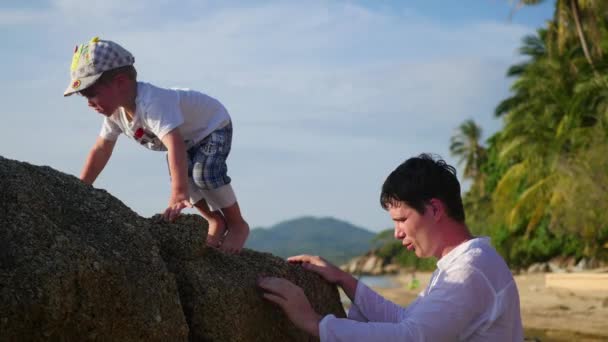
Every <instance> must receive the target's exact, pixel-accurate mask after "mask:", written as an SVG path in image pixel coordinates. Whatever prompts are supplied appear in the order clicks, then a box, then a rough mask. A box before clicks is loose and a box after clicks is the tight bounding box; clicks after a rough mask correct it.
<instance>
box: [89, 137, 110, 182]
mask: <svg viewBox="0 0 608 342" xmlns="http://www.w3.org/2000/svg"><path fill="white" fill-rule="evenodd" d="M115 145H116V141H115V140H114V141H112V140H106V139H104V138H102V137H98V138H97V140H96V141H95V145H93V148H92V149H91V151H90V152H89V155H88V156H87V159H86V161H85V163H84V167H83V168H82V172H80V180H82V181H83V182H85V183H86V184H89V185H92V184H93V183H94V182H95V180H96V179H97V176H99V174H100V173H101V171H102V170H103V169H104V167H105V166H106V164H107V163H108V160H110V157H111V156H112V151H113V150H114V146H115Z"/></svg>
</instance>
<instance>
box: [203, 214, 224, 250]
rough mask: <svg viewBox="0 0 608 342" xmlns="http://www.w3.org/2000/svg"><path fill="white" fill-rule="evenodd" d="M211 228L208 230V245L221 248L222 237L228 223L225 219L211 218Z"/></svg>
mask: <svg viewBox="0 0 608 342" xmlns="http://www.w3.org/2000/svg"><path fill="white" fill-rule="evenodd" d="M207 222H208V223H209V230H208V232H207V246H209V247H213V248H219V247H220V246H221V244H222V239H223V238H224V235H225V234H226V223H225V222H224V220H222V219H219V220H209V221H207Z"/></svg>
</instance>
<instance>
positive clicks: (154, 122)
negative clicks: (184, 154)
mask: <svg viewBox="0 0 608 342" xmlns="http://www.w3.org/2000/svg"><path fill="white" fill-rule="evenodd" d="M229 122H230V115H229V114H228V111H227V110H226V108H224V106H223V105H222V104H221V103H220V102H219V101H218V100H216V99H214V98H213V97H211V96H208V95H206V94H203V93H201V92H198V91H194V90H189V89H176V88H175V89H174V88H171V89H169V88H160V87H156V86H154V85H152V84H149V83H144V82H137V96H136V99H135V116H134V117H133V120H132V121H131V122H129V121H128V120H127V116H126V113H125V111H124V109H123V108H122V107H120V108H118V109H117V110H116V111H115V112H114V113H112V115H110V116H109V117H106V118H105V119H104V121H103V124H102V127H101V132H100V133H99V135H100V136H101V137H102V138H104V139H106V140H111V141H115V140H116V139H118V136H119V135H120V134H121V133H124V134H125V135H126V136H128V137H129V138H132V139H134V140H135V141H137V142H139V143H140V144H141V145H142V146H144V147H146V148H149V149H151V150H155V151H166V150H167V149H166V148H165V146H164V145H163V143H162V141H161V140H162V139H163V137H164V136H165V135H166V134H167V133H169V132H171V131H172V130H173V129H175V128H176V127H179V130H180V133H181V135H182V136H183V138H184V142H185V144H186V149H188V148H190V147H192V146H194V145H195V144H196V143H197V142H199V141H201V140H202V139H204V138H205V137H206V136H208V135H209V134H211V132H213V131H214V130H216V129H218V128H221V127H223V126H226V125H227V124H228V123H229Z"/></svg>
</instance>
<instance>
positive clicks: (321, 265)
mask: <svg viewBox="0 0 608 342" xmlns="http://www.w3.org/2000/svg"><path fill="white" fill-rule="evenodd" d="M287 261H289V262H290V263H292V264H300V265H302V267H303V268H304V269H306V270H309V271H312V272H315V273H317V274H319V275H321V276H322V277H323V278H324V279H325V280H327V281H328V282H330V283H332V284H336V285H338V286H340V287H341V288H342V290H344V293H345V294H346V295H347V296H348V297H349V298H350V299H351V300H352V301H353V302H354V300H355V293H356V291H357V279H355V277H353V276H352V275H351V274H350V273H347V272H344V271H342V270H341V269H340V268H338V267H337V266H334V265H333V264H331V263H330V262H328V261H327V260H325V259H323V258H321V257H319V256H312V255H306V254H304V255H297V256H292V257H289V258H287Z"/></svg>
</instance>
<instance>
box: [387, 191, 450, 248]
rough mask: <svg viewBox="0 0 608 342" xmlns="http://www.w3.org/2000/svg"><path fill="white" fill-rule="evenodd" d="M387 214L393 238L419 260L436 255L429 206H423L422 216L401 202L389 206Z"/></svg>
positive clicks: (434, 227)
mask: <svg viewBox="0 0 608 342" xmlns="http://www.w3.org/2000/svg"><path fill="white" fill-rule="evenodd" d="M388 212H389V214H390V215H391V218H392V219H393V222H394V225H395V238H396V239H398V240H401V243H402V244H403V246H404V247H405V248H407V249H408V250H409V251H412V250H413V251H414V252H415V253H416V256H417V257H419V258H428V257H431V256H434V255H435V254H436V253H437V245H438V244H437V239H436V237H437V233H436V232H435V230H436V224H435V220H434V216H435V214H434V213H435V211H434V208H433V207H432V205H431V204H428V205H426V206H425V211H424V214H420V213H419V212H418V211H416V210H415V209H414V208H412V207H410V206H408V205H407V204H405V203H403V202H398V203H395V205H390V206H389V208H388Z"/></svg>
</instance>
